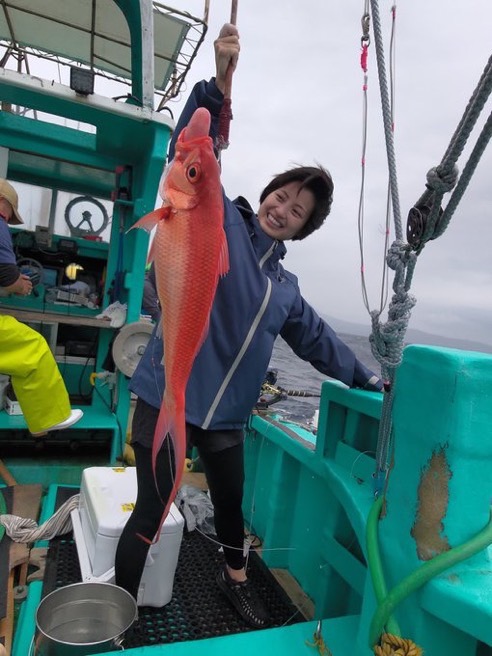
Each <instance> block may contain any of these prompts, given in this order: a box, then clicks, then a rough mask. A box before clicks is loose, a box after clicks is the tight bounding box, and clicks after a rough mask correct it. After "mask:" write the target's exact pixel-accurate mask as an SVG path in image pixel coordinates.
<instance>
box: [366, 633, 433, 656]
mask: <svg viewBox="0 0 492 656" xmlns="http://www.w3.org/2000/svg"><path fill="white" fill-rule="evenodd" d="M423 653H424V652H423V650H422V648H421V647H419V646H418V645H416V644H415V643H414V642H413V641H412V640H406V639H405V638H400V637H399V636H395V635H391V634H390V633H383V635H382V636H381V645H376V646H375V647H374V654H375V656H393V655H394V656H422V654H423Z"/></svg>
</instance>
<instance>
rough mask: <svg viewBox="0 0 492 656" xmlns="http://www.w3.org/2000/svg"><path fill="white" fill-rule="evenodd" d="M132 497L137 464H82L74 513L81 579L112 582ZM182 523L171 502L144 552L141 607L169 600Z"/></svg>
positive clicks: (135, 486) (139, 601) (133, 496)
mask: <svg viewBox="0 0 492 656" xmlns="http://www.w3.org/2000/svg"><path fill="white" fill-rule="evenodd" d="M149 484H150V485H152V482H151V481H150V482H149ZM136 498H137V479H136V470H135V467H125V468H124V467H89V468H88V469H84V471H83V473H82V484H81V487H80V503H79V510H78V511H77V510H75V511H73V512H72V521H73V527H74V536H75V542H76V545H77V552H78V555H79V561H80V569H81V573H82V580H84V581H97V580H98V581H107V582H112V581H114V559H115V554H116V547H117V544H118V539H119V537H120V535H121V531H122V530H123V527H124V526H125V524H126V522H127V521H128V518H129V517H130V514H131V512H132V510H133V506H134V503H135V500H136ZM183 526H184V519H183V516H182V515H181V513H180V512H179V510H178V509H177V508H176V506H175V504H174V503H173V504H172V505H171V510H170V511H169V514H168V516H167V517H166V521H165V522H164V524H163V525H162V529H161V535H160V538H159V540H158V542H156V543H155V544H153V545H151V547H150V550H149V554H148V556H147V561H146V563H145V568H144V572H143V575H142V579H141V582H140V588H139V591H138V599H137V603H138V605H139V606H157V607H160V606H164V605H165V604H167V603H169V601H171V597H172V592H173V582H174V574H175V571H176V565H177V563H178V555H179V548H180V545H181V539H182V537H183Z"/></svg>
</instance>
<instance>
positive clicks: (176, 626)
mask: <svg viewBox="0 0 492 656" xmlns="http://www.w3.org/2000/svg"><path fill="white" fill-rule="evenodd" d="M73 494H74V489H73V488H65V487H59V488H58V494H57V501H56V506H57V507H59V506H60V505H61V504H62V503H64V502H65V501H66V500H67V499H68V498H69V497H70V496H71V495H73ZM222 563H223V557H222V554H221V553H220V552H219V551H218V547H217V544H216V543H214V542H213V541H211V540H209V539H208V538H207V537H205V536H203V535H202V534H201V533H198V531H192V532H191V533H188V532H187V531H186V530H185V532H184V534H183V541H182V543H181V549H180V553H179V559H178V566H177V569H176V575H175V579H174V587H173V596H172V599H171V601H170V602H169V603H168V604H167V605H166V606H164V607H163V608H152V607H148V606H147V607H140V608H139V617H138V620H137V621H136V622H135V624H134V625H133V626H132V627H131V628H130V629H129V630H128V631H127V633H126V636H125V649H130V648H133V647H143V646H150V645H155V644H163V643H173V642H181V641H184V640H198V639H202V638H212V637H217V636H221V635H227V634H234V633H239V632H241V633H242V632H245V631H250V630H252V629H251V627H249V625H248V624H246V623H245V622H244V621H243V620H242V619H241V617H239V616H238V615H237V613H236V611H235V610H234V609H233V608H232V606H231V605H230V603H229V602H228V601H227V599H225V598H224V597H223V595H222V593H221V592H220V591H219V589H218V588H217V585H216V582H215V577H216V575H217V571H218V569H219V568H220V566H221V564H222ZM248 576H249V578H250V579H251V581H252V582H253V583H254V585H255V588H256V590H257V591H258V593H259V594H260V595H261V597H262V599H263V600H264V602H265V605H266V607H267V609H268V611H269V613H270V617H271V620H272V621H271V626H283V625H285V624H294V623H296V622H300V621H304V617H303V616H302V614H301V613H300V612H299V610H298V609H297V607H296V606H295V605H294V604H293V603H292V602H291V600H290V599H289V597H288V596H287V594H286V593H285V591H284V590H283V588H282V587H281V586H280V585H279V584H278V583H277V581H276V579H275V577H274V576H273V575H272V574H271V572H270V571H269V569H268V567H267V566H266V565H265V563H264V562H263V561H262V559H261V558H260V557H259V556H258V554H256V553H255V552H254V551H252V553H251V555H250V558H249V565H248ZM80 580H81V574H80V568H79V563H78V557H77V548H76V545H75V541H74V539H73V536H72V535H71V534H67V535H65V536H61V537H59V538H55V539H53V540H51V542H50V547H49V550H48V557H47V562H46V570H45V577H44V583H43V592H42V595H43V596H45V595H47V594H49V593H50V592H52V591H53V590H55V589H57V588H60V587H62V586H65V585H70V584H72V583H78V582H79V581H80Z"/></svg>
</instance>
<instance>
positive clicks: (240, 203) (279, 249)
mask: <svg viewBox="0 0 492 656" xmlns="http://www.w3.org/2000/svg"><path fill="white" fill-rule="evenodd" d="M233 203H234V205H235V206H236V207H237V209H238V210H239V212H240V213H241V215H242V217H243V219H244V222H245V223H246V225H247V226H248V230H249V236H250V237H251V242H252V244H253V247H254V249H255V251H256V254H257V256H258V259H259V260H261V259H262V258H263V257H264V256H265V254H266V253H267V252H268V251H269V250H271V251H272V254H271V255H270V257H269V258H268V260H269V262H270V263H271V264H278V262H279V261H280V260H283V259H284V257H285V255H286V253H287V248H286V246H285V244H284V242H283V241H277V240H276V239H273V238H272V237H270V236H269V235H267V234H266V233H265V232H263V230H262V229H261V227H260V223H259V221H258V217H257V216H256V214H255V212H254V211H253V208H252V207H251V205H250V204H249V203H248V201H247V200H246V199H245V198H243V197H242V196H238V197H237V198H236V199H235V200H234V201H233ZM272 247H273V248H272Z"/></svg>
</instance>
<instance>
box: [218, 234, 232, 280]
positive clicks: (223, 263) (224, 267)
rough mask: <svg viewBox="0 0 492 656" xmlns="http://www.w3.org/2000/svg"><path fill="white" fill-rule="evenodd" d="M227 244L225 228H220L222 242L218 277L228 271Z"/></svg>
mask: <svg viewBox="0 0 492 656" xmlns="http://www.w3.org/2000/svg"><path fill="white" fill-rule="evenodd" d="M229 266H230V264H229V246H228V245H227V237H226V233H225V230H222V244H221V247H220V254H219V270H218V275H219V276H220V277H222V276H225V275H226V274H227V273H228V272H229Z"/></svg>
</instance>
